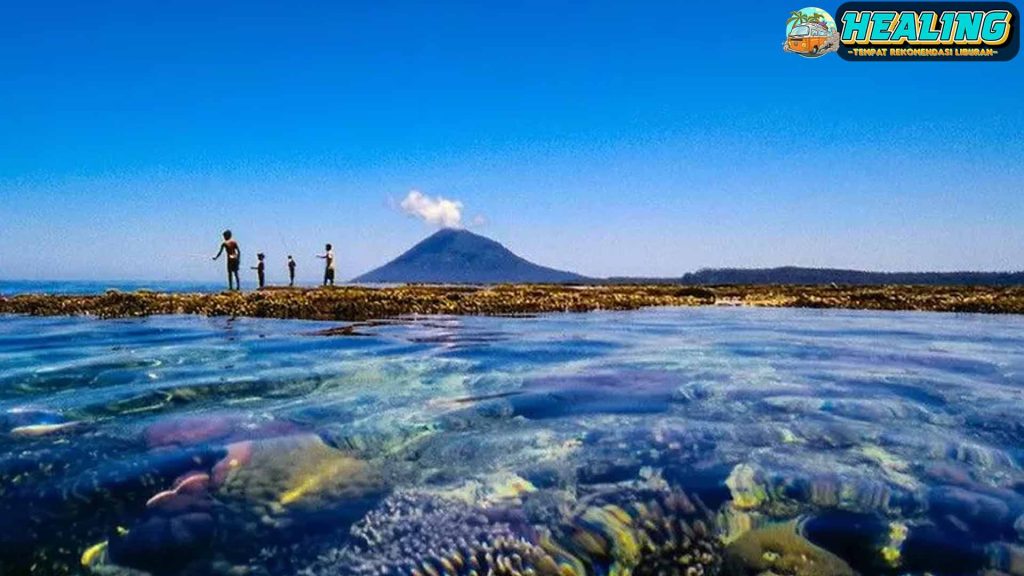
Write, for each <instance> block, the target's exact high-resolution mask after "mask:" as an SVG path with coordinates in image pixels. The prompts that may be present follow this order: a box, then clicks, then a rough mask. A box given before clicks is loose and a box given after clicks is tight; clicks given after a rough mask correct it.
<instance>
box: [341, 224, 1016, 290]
mask: <svg viewBox="0 0 1024 576" xmlns="http://www.w3.org/2000/svg"><path fill="white" fill-rule="evenodd" d="M353 282H355V283H360V284H408V283H417V284H588V285H595V284H686V285H700V286H728V285H828V284H837V285H847V286H880V285H893V284H903V285H917V286H1020V285H1024V272H865V271H860V270H844V269H840V268H801V267H797V266H784V267H780V268H746V269H745V268H706V269H702V270H698V271H696V272H689V273H686V274H683V275H682V276H678V277H667V278H649V277H612V278H593V277H588V276H584V275H582V274H576V273H574V272H568V271H565V270H556V269H554V268H548V267H546V266H541V265H539V264H534V263H533V262H530V261H529V260H526V259H525V258H523V257H521V256H518V255H516V254H515V253H513V252H512V251H511V250H509V249H508V248H506V247H504V246H502V245H501V244H500V243H498V242H496V241H494V240H491V239H490V238H486V237H484V236H481V235H479V234H474V233H473V232H470V231H468V230H462V229H449V228H445V229H442V230H439V231H437V232H435V233H434V234H432V235H431V236H429V237H428V238H426V239H424V240H423V241H421V242H419V243H418V244H416V245H415V246H413V247H412V248H410V249H409V250H407V251H406V252H405V253H403V254H402V255H401V256H399V257H397V258H395V259H394V260H392V261H390V262H388V263H387V264H385V265H383V266H381V267H380V268H377V269H375V270H371V271H370V272H367V273H366V274H363V275H362V276H359V277H357V278H355V279H353Z"/></svg>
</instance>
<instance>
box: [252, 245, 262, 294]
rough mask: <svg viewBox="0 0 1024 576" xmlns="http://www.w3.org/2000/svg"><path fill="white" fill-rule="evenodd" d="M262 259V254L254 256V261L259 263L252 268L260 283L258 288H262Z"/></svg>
mask: <svg viewBox="0 0 1024 576" xmlns="http://www.w3.org/2000/svg"><path fill="white" fill-rule="evenodd" d="M263 258H264V255H263V252H260V253H259V254H257V255H256V259H257V260H259V263H258V264H256V265H255V266H253V267H252V269H253V270H255V271H256V277H257V278H258V279H259V281H260V288H263V280H264V276H263V272H264V268H263V264H264V263H263Z"/></svg>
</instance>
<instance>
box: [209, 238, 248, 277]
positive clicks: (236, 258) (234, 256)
mask: <svg viewBox="0 0 1024 576" xmlns="http://www.w3.org/2000/svg"><path fill="white" fill-rule="evenodd" d="M222 236H223V237H224V241H223V242H221V243H220V250H218V251H217V255H216V256H214V257H213V259H214V260H216V259H218V258H220V255H221V254H223V253H225V252H227V255H228V290H241V289H242V280H241V279H239V277H238V265H239V264H240V263H241V262H242V249H241V248H240V247H239V246H238V242H236V241H235V240H234V239H233V238H232V237H231V230H225V231H224V233H223V234H222ZM232 276H234V283H233V284H232Z"/></svg>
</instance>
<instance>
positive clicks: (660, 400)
mask: <svg viewBox="0 0 1024 576" xmlns="http://www.w3.org/2000/svg"><path fill="white" fill-rule="evenodd" d="M333 326H335V325H333V324H322V323H311V322H290V321H275V320H249V319H239V320H227V319H203V318H167V317H164V318H151V319H144V320H124V321H97V320H90V319H54V318H12V317H8V318H0V574H5V575H6V574H21V573H43V574H46V573H63V572H68V571H70V572H83V573H98V574H125V575H128V574H135V575H139V574H297V573H298V574H311V575H328V574H400V573H404V574H408V573H417V574H421V575H431V576H433V575H434V574H471V573H473V572H477V573H481V574H482V573H485V572H488V571H490V572H493V573H495V574H527V573H533V574H552V575H554V574H612V573H634V572H635V573H640V574H656V573H667V574H672V573H679V574H688V573H689V574H714V573H718V574H760V573H774V574H852V573H861V574H925V573H931V574H965V573H978V574H980V573H983V572H985V571H992V573H997V572H1002V573H1009V574H1024V472H1022V471H1021V463H1022V461H1024V416H1022V415H1024V319H1021V318H1016V317H981V316H956V315H941V314H921V313H867V312H842V311H801V310H750V309H682V310H674V309H672V310H652V311H641V312H628V313H593V314H584V315H550V316H539V317H534V318H417V319H409V320H407V321H395V322H384V323H373V324H369V325H364V326H358V327H356V328H355V329H353V330H351V331H349V332H350V333H351V334H353V335H349V336H345V335H335V336H323V335H317V334H318V333H319V332H321V331H323V330H324V329H327V328H331V327H333Z"/></svg>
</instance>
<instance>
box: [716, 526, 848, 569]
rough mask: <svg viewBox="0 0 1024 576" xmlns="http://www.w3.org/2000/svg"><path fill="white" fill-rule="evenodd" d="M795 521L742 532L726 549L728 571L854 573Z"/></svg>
mask: <svg viewBox="0 0 1024 576" xmlns="http://www.w3.org/2000/svg"><path fill="white" fill-rule="evenodd" d="M796 525H797V523H796V521H795V520H794V521H790V522H786V523H783V524H772V525H769V526H765V527H763V528H758V529H755V530H751V531H750V532H747V533H746V534H743V535H742V536H740V537H739V538H738V539H736V541H735V542H733V543H732V544H730V545H729V546H728V547H726V549H725V566H726V571H727V573H728V574H735V575H741V574H761V573H764V572H770V573H771V574H776V575H778V576H853V575H854V574H855V572H854V571H853V569H852V568H850V566H849V565H848V564H846V562H844V561H843V560H842V559H841V558H839V557H838V556H836V555H834V554H832V553H831V552H828V551H827V550H824V549H822V548H819V547H817V546H815V545H814V544H811V543H810V542H809V541H807V540H806V539H805V538H804V537H802V536H800V534H798V533H797V530H796Z"/></svg>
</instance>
